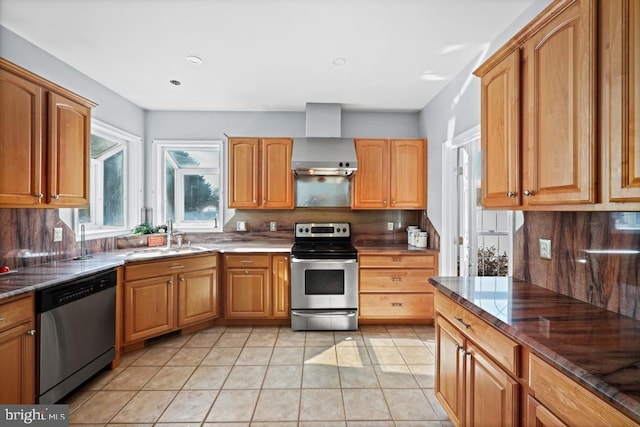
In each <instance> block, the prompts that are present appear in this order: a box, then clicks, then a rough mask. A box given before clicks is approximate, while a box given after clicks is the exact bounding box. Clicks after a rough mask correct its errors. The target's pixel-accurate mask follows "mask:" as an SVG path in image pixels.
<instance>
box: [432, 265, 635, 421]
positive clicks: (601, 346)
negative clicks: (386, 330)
mask: <svg viewBox="0 0 640 427" xmlns="http://www.w3.org/2000/svg"><path fill="white" fill-rule="evenodd" d="M429 281H430V283H431V284H433V285H434V286H435V287H436V289H437V290H438V291H440V292H442V293H443V294H444V295H446V296H447V297H449V298H451V299H453V300H454V301H455V302H457V303H458V304H460V305H462V306H463V307H464V308H466V309H467V310H469V311H471V312H472V313H474V314H476V315H477V316H479V317H481V318H482V319H483V320H485V321H486V322H487V323H489V324H491V325H493V326H495V327H496V328H497V329H499V330H500V331H501V332H502V333H504V334H505V335H507V336H509V337H511V338H512V339H514V340H515V341H517V342H519V343H521V344H523V345H525V346H527V347H528V348H529V349H530V350H531V352H532V353H534V354H537V355H538V356H541V357H542V358H543V359H545V360H546V361H548V362H549V363H551V364H552V365H553V366H554V367H555V368H557V369H558V370H560V371H562V372H563V373H564V374H566V375H567V376H569V377H570V378H572V379H574V380H575V381H577V382H578V383H580V384H581V385H582V386H584V387H585V388H586V389H588V390H590V391H591V392H593V393H594V394H596V395H598V396H600V397H601V398H602V399H604V400H605V401H608V402H610V403H611V404H612V405H613V406H615V407H616V408H618V409H619V410H621V411H622V412H624V413H625V414H627V415H629V416H630V417H632V418H633V419H634V420H636V421H638V422H640V373H639V372H640V371H639V369H638V368H639V367H640V321H637V320H634V319H632V318H629V317H625V316H622V315H619V314H617V313H614V312H611V311H608V310H605V309H602V308H599V307H596V306H594V305H591V304H588V303H585V302H582V301H579V300H576V299H573V298H570V297H567V296H565V295H562V294H558V293H556V292H553V291H550V290H547V289H544V288H541V287H539V286H536V285H534V284H531V283H527V282H524V281H519V280H516V279H512V278H507V277H434V278H431V279H430V280H429Z"/></svg>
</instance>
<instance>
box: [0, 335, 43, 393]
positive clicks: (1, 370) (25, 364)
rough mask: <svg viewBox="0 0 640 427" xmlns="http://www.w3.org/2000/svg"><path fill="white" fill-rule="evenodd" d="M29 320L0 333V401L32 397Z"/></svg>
mask: <svg viewBox="0 0 640 427" xmlns="http://www.w3.org/2000/svg"><path fill="white" fill-rule="evenodd" d="M31 328H32V324H31V323H23V324H21V325H18V326H15V327H14V328H11V329H9V330H7V331H4V332H2V333H0V378H2V387H0V403H1V404H27V403H34V401H35V370H36V368H35V335H29V334H28V331H29V330H31Z"/></svg>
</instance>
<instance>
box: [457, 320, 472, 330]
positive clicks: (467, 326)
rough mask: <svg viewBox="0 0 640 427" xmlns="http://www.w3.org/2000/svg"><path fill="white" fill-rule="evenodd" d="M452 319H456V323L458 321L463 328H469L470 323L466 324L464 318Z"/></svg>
mask: <svg viewBox="0 0 640 427" xmlns="http://www.w3.org/2000/svg"><path fill="white" fill-rule="evenodd" d="M454 319H456V321H457V322H458V323H460V324H461V325H462V326H464V328H465V329H469V328H470V327H471V325H470V324H468V323H464V320H462V319H461V318H459V317H454Z"/></svg>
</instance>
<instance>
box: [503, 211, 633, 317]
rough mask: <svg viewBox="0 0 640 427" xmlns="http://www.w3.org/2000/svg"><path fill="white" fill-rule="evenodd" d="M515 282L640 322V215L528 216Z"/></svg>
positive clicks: (518, 241)
mask: <svg viewBox="0 0 640 427" xmlns="http://www.w3.org/2000/svg"><path fill="white" fill-rule="evenodd" d="M539 239H550V240H551V259H550V260H547V259H542V258H540V246H539ZM514 276H515V277H517V278H520V279H524V280H526V281H529V282H531V283H535V284H536V285H539V286H542V287H545V288H548V289H551V290H554V291H556V292H560V293H562V294H565V295H568V296H571V297H573V298H577V299H580V300H582V301H586V302H589V303H591V304H594V305H597V306H599V307H603V308H606V309H608V310H610V311H613V312H617V313H620V314H623V315H625V316H629V317H633V318H635V319H638V320H640V212H524V225H523V226H522V227H521V228H520V229H519V230H518V231H517V232H516V235H515V241H514Z"/></svg>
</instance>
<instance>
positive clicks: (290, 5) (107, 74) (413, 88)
mask: <svg viewBox="0 0 640 427" xmlns="http://www.w3.org/2000/svg"><path fill="white" fill-rule="evenodd" d="M532 2H533V0H0V25H3V26H4V27H6V28H8V29H9V30H11V31H13V32H14V33H16V34H18V35H19V36H21V37H23V38H25V39H27V40H28V41H30V42H32V43H34V44H35V45H37V46H39V47H40V48H42V49H44V50H45V51H47V52H49V53H51V54H52V55H54V56H55V57H57V58H59V59H61V60H62V61H64V62H66V63H67V64H69V65H71V66H72V67H74V68H76V69H78V70H79V71H81V72H82V73H84V74H86V75H88V76H89V77H91V78H93V79H94V80H97V81H98V82H100V83H102V84H103V85H105V86H107V87H109V88H110V89H112V90H113V91H115V92H117V93H118V94H120V95H122V96H124V97H125V98H127V99H129V100H131V101H132V102H134V103H135V104H137V105H139V106H140V107H142V108H145V109H149V110H212V111H303V110H304V106H305V103H306V102H331V103H339V104H342V107H343V109H346V110H379V111H418V110H420V109H421V108H422V107H423V106H424V105H425V104H426V103H427V102H428V101H429V100H430V99H431V98H432V97H433V96H434V95H435V94H436V93H437V92H438V91H439V90H440V89H441V88H442V87H443V86H444V85H445V84H446V81H447V79H449V78H451V77H453V76H454V75H455V74H456V73H457V72H458V71H459V70H460V69H461V68H462V67H463V66H465V65H467V64H468V63H469V62H470V61H471V60H472V59H473V58H474V57H476V56H477V55H478V54H479V53H480V52H482V51H483V49H486V47H487V46H488V44H489V42H490V41H491V40H492V39H494V38H495V37H496V36H497V35H498V34H500V32H502V31H503V30H504V29H505V28H506V27H507V26H508V25H509V23H511V22H512V21H513V20H514V19H515V18H516V17H517V16H518V15H519V14H520V13H522V12H523V11H524V10H525V9H526V8H527V7H528V6H529V5H531V3H532ZM187 55H197V56H199V57H201V58H202V61H203V62H202V63H201V64H199V65H194V64H190V63H188V62H187V61H186V56H187ZM335 58H344V59H345V60H346V63H345V64H344V65H342V66H336V65H334V64H333V61H334V59H335ZM427 71H430V73H431V74H432V75H434V76H435V77H437V78H442V79H443V80H436V81H427V80H424V79H423V78H421V76H422V74H423V73H424V72H427ZM171 79H176V80H179V81H181V82H182V85H180V86H173V85H171V84H169V80H171Z"/></svg>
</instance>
